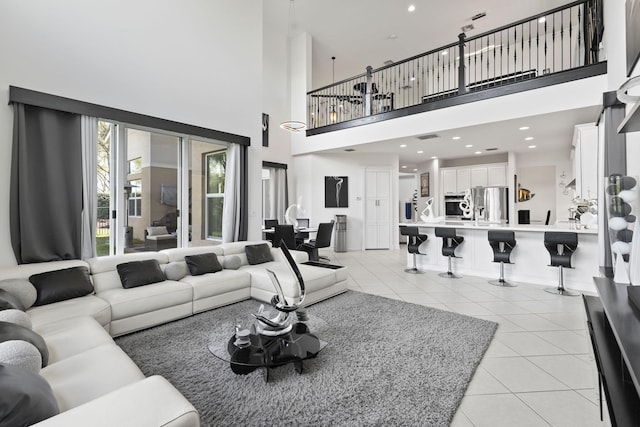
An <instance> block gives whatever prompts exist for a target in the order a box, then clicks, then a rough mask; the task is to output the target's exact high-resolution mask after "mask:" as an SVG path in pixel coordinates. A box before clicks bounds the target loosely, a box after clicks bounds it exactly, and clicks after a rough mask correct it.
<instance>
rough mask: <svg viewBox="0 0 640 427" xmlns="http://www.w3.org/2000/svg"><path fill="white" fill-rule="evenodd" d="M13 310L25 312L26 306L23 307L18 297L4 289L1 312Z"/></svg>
mask: <svg viewBox="0 0 640 427" xmlns="http://www.w3.org/2000/svg"><path fill="white" fill-rule="evenodd" d="M11 309H15V310H20V311H24V305H22V303H21V302H20V300H19V299H18V297H16V296H15V295H13V294H11V293H10V292H7V291H5V290H4V289H0V310H11Z"/></svg>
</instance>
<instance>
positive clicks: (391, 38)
mask: <svg viewBox="0 0 640 427" xmlns="http://www.w3.org/2000/svg"><path fill="white" fill-rule="evenodd" d="M397 38H398V36H397V35H396V34H389V35H388V36H387V39H389V40H395V39H397Z"/></svg>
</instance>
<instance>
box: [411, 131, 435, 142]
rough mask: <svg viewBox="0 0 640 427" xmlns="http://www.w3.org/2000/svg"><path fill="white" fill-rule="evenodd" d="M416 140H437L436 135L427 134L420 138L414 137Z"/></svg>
mask: <svg viewBox="0 0 640 427" xmlns="http://www.w3.org/2000/svg"><path fill="white" fill-rule="evenodd" d="M416 138H418V139H421V140H423V141H424V140H425V139H435V138H439V136H438V135H436V134H435V133H429V134H427V135H420V136H416Z"/></svg>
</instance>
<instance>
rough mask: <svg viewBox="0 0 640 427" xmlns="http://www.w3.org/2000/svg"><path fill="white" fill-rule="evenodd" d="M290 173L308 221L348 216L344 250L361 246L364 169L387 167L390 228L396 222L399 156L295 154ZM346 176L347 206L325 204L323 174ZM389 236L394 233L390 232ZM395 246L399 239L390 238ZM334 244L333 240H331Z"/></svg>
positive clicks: (313, 222)
mask: <svg viewBox="0 0 640 427" xmlns="http://www.w3.org/2000/svg"><path fill="white" fill-rule="evenodd" d="M293 163H294V171H293V174H292V175H291V177H292V180H294V181H295V182H296V189H297V193H296V194H297V200H298V201H299V202H300V203H301V204H302V207H303V208H304V209H305V210H306V212H307V214H308V215H309V218H310V220H311V224H313V225H316V224H318V223H320V222H327V221H330V220H332V219H333V218H334V215H337V214H340V215H347V250H350V251H351V250H362V249H363V226H364V222H363V221H364V169H365V168H379V169H389V170H390V172H391V182H392V187H391V200H390V204H391V211H392V212H391V227H392V228H393V227H396V226H397V224H398V217H399V216H398V210H397V209H396V206H397V201H398V181H399V179H398V175H399V174H398V166H399V161H398V157H397V156H395V155H387V154H358V153H357V152H356V153H349V154H309V155H304V156H296V157H294V160H293ZM334 175H336V176H347V177H349V207H348V208H325V207H324V177H325V176H334ZM392 235H395V233H394V234H392ZM391 243H392V245H393V247H394V248H397V247H398V242H397V241H396V240H393V239H392V242H391ZM332 245H333V242H332Z"/></svg>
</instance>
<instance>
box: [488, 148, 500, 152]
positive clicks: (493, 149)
mask: <svg viewBox="0 0 640 427" xmlns="http://www.w3.org/2000/svg"><path fill="white" fill-rule="evenodd" d="M496 150H498V149H497V148H487V149H486V151H496Z"/></svg>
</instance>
